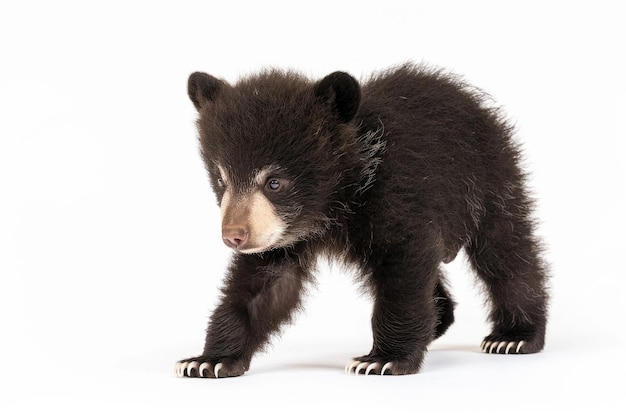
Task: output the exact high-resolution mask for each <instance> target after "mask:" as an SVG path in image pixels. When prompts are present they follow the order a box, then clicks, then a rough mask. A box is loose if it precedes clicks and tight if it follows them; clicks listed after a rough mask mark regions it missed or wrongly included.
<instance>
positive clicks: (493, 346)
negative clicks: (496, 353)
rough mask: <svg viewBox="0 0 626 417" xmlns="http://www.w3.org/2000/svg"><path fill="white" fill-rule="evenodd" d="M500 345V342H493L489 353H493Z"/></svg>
mask: <svg viewBox="0 0 626 417" xmlns="http://www.w3.org/2000/svg"><path fill="white" fill-rule="evenodd" d="M496 347H498V342H493V343H492V344H491V346H490V347H489V353H493V350H494V349H495V348H496Z"/></svg>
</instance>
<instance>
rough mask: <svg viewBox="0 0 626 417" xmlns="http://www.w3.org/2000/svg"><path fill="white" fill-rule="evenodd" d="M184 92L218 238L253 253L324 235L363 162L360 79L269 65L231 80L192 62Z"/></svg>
mask: <svg viewBox="0 0 626 417" xmlns="http://www.w3.org/2000/svg"><path fill="white" fill-rule="evenodd" d="M188 93H189V98H190V99H191V101H192V102H193V104H194V106H195V107H196V109H197V110H198V113H199V117H198V122H197V125H198V130H199V133H200V148H201V153H202V156H203V159H204V162H205V165H206V168H207V170H208V173H209V178H210V180H211V184H212V187H213V189H214V191H215V194H216V196H217V200H218V203H219V205H220V210H221V218H222V239H223V241H224V243H225V244H226V245H227V246H229V247H231V248H233V249H234V250H236V251H238V252H241V253H261V252H265V251H268V250H272V249H276V248H282V247H288V246H292V245H294V244H296V243H298V242H300V241H303V240H305V239H311V238H315V237H317V238H323V236H324V234H325V231H327V230H328V229H329V228H330V227H332V225H333V224H336V223H337V216H338V213H339V212H341V211H342V210H343V211H346V209H347V205H348V204H349V202H348V201H347V200H349V199H350V198H351V196H350V195H348V194H349V193H350V192H352V193H354V189H357V188H359V184H358V183H359V181H360V179H359V176H360V174H359V173H360V172H362V171H363V170H364V169H365V168H364V167H363V164H364V159H365V158H364V157H363V151H362V145H360V143H359V138H358V136H357V133H356V132H357V126H356V125H357V123H356V122H355V116H356V115H357V112H358V110H359V104H360V100H361V89H360V86H359V83H358V82H357V81H356V80H355V79H354V78H353V77H352V76H350V75H348V74H346V73H344V72H334V73H332V74H330V75H328V76H326V77H324V78H323V79H321V80H319V81H310V80H308V79H307V78H305V77H303V76H302V75H299V74H297V73H293V72H283V71H278V70H268V71H265V72H262V73H260V74H257V75H254V76H251V77H248V78H244V79H242V80H240V81H238V82H237V83H236V84H234V85H231V84H229V83H227V82H226V81H223V80H220V79H218V78H215V77H213V76H211V75H209V74H206V73H201V72H196V73H193V74H191V76H190V77H189V82H188ZM351 190H352V191H351Z"/></svg>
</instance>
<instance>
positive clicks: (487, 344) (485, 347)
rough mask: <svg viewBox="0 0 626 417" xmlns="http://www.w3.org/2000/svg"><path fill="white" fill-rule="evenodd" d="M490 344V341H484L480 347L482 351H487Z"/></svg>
mask: <svg viewBox="0 0 626 417" xmlns="http://www.w3.org/2000/svg"><path fill="white" fill-rule="evenodd" d="M490 345H491V342H485V345H484V346H483V347H482V350H483V352H485V353H487V351H488V350H489V346H490Z"/></svg>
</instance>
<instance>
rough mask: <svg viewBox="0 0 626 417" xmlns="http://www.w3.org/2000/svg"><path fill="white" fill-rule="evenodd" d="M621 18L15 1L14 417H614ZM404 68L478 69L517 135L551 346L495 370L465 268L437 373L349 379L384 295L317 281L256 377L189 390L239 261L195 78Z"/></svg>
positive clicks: (324, 278)
mask: <svg viewBox="0 0 626 417" xmlns="http://www.w3.org/2000/svg"><path fill="white" fill-rule="evenodd" d="M618 3H619V2H617V1H615V2H607V1H598V0H595V1H589V2H576V1H563V2H556V1H553V2H550V1H524V2H501V1H493V2H485V1H472V2H470V1H463V2H446V1H438V2H432V1H428V2H424V1H411V2H409V1H406V2H399V1H392V0H386V1H377V2H372V1H359V2H352V3H349V2H341V1H339V0H335V1H320V0H317V1H314V2H308V3H306V4H305V3H301V2H295V1H284V2H277V1H257V2H252V1H251V2H248V3H246V2H238V1H220V2H214V1H204V2H187V1H177V2H162V1H152V2H147V1H146V2H132V1H123V2H122V1H120V2H117V1H107V2H85V1H76V2H68V1H60V0H59V1H22V2H16V1H15V2H3V4H2V6H0V47H1V49H0V61H1V64H0V280H1V281H0V338H1V339H0V384H1V386H0V415H3V416H21V415H35V414H37V413H39V414H43V413H46V415H49V414H50V413H52V412H54V413H63V415H68V416H74V415H76V416H85V415H107V416H109V415H120V416H126V415H149V414H150V415H181V414H182V413H195V414H197V415H201V414H200V413H205V414H210V413H212V414H220V415H223V414H230V415H233V414H234V415H246V414H251V413H254V412H265V411H269V412H273V413H274V414H277V415H297V414H300V413H303V412H304V413H309V412H310V413H319V412H328V413H333V414H332V415H339V413H343V414H344V415H346V413H347V414H348V415H359V416H362V415H370V414H371V415H374V413H375V414H377V415H380V414H381V413H385V414H393V415H403V414H409V413H411V414H415V415H429V414H426V413H430V412H433V411H436V412H437V413H438V415H481V416H484V415H488V414H494V415H495V414H499V415H521V414H533V415H548V414H556V415H568V414H569V413H570V412H581V411H582V412H592V411H597V412H602V411H605V412H608V414H609V415H616V414H620V413H621V412H623V411H624V408H625V407H624V396H623V394H624V392H623V376H624V370H625V367H624V359H623V358H624V323H623V319H624V300H623V299H624V283H623V280H624V278H626V277H625V276H624V275H625V274H624V271H623V260H622V256H623V236H624V232H625V231H626V230H625V228H624V221H623V213H624V208H625V207H624V203H623V197H624V191H625V186H624V184H625V178H624V174H623V173H624V163H626V160H625V157H624V147H625V139H626V134H625V129H624V116H625V115H626V105H625V103H626V102H625V99H624V96H625V93H626V88H625V82H624V74H625V73H626V66H625V65H624V62H623V58H624V39H626V31H625V30H624V17H625V14H624V12H623V5H619V4H618ZM434 4H436V5H434ZM406 60H413V61H418V62H419V61H425V62H428V63H431V64H435V65H438V66H444V67H446V68H448V69H450V70H453V71H455V72H458V73H461V74H463V75H464V76H465V77H466V79H467V80H468V81H470V82H472V83H474V84H476V85H478V86H480V87H481V88H483V89H484V90H486V91H487V92H489V93H491V94H492V95H493V97H494V98H495V99H496V100H497V102H498V103H500V104H501V105H503V107H504V108H505V110H506V111H507V113H508V114H509V115H510V116H511V118H512V120H513V121H515V123H516V125H517V128H518V136H519V138H520V140H521V141H522V142H523V144H524V149H525V153H526V157H527V167H528V169H529V171H531V172H532V177H531V178H532V183H531V185H532V188H533V190H534V194H535V196H536V197H537V199H538V209H537V216H538V218H539V219H540V221H541V226H540V229H539V232H540V234H541V236H542V237H543V238H544V239H545V240H546V242H547V246H548V253H547V256H548V260H549V262H550V263H551V264H552V273H553V279H552V282H551V287H552V292H553V300H552V306H551V316H550V325H549V331H548V339H547V346H546V349H545V351H544V352H543V353H541V354H538V355H529V356H524V357H505V356H490V355H484V354H480V353H479V349H478V344H479V343H480V341H481V340H482V337H483V336H485V335H486V334H487V333H488V331H489V329H488V326H487V325H486V323H485V311H484V309H483V308H482V299H481V297H480V290H479V288H477V287H476V286H474V285H473V279H472V278H471V275H470V274H469V273H468V271H467V266H466V264H465V263H464V261H463V259H460V260H459V261H456V262H455V263H453V264H452V265H450V266H449V268H448V270H449V276H450V281H451V283H452V286H453V293H454V295H455V297H456V299H457V301H458V302H459V306H458V308H457V322H456V323H455V325H454V326H453V327H452V328H451V329H450V330H449V332H448V334H447V335H445V336H444V337H443V338H442V339H440V340H438V341H437V342H435V343H434V344H433V345H432V347H431V349H430V352H429V354H428V356H427V360H426V363H425V366H424V368H423V370H422V372H421V373H420V374H418V375H414V376H407V377H397V378H391V377H385V378H380V377H354V376H346V375H344V374H343V366H344V364H345V363H346V362H347V360H348V359H349V358H350V357H352V356H355V355H359V354H364V353H366V352H367V351H368V350H369V347H370V343H371V336H370V333H369V315H370V302H369V300H368V299H367V297H364V296H362V295H359V289H358V286H357V285H355V284H353V280H352V277H351V276H350V275H349V274H346V273H344V272H343V271H342V270H340V269H338V268H336V267H333V268H329V267H328V266H327V265H322V267H321V269H320V276H319V285H318V287H317V288H312V289H311V291H310V293H309V295H308V297H307V302H306V307H307V308H306V310H305V312H304V313H303V314H301V315H299V316H298V318H297V320H296V323H295V325H293V326H289V327H287V328H286V329H285V332H284V333H283V335H282V337H281V338H280V340H278V341H276V342H275V343H273V344H272V346H271V347H269V349H268V350H267V353H264V354H260V355H258V356H257V357H256V358H255V359H254V360H253V363H252V368H251V370H250V371H249V372H248V373H247V374H246V375H245V376H244V377H241V378H234V379H229V380H217V381H215V380H198V379H196V380H189V379H179V378H176V377H175V376H174V372H173V366H174V363H175V362H176V361H177V360H178V359H181V358H183V357H187V356H191V355H196V354H199V353H200V352H201V349H202V344H203V339H204V329H205V326H206V319H207V317H208V315H209V313H210V311H211V309H212V308H213V307H214V305H215V302H216V297H217V287H218V286H219V285H220V282H221V279H222V276H223V272H224V268H225V265H226V262H227V260H228V256H229V252H228V250H227V249H226V248H225V247H222V246H223V245H222V243H221V239H220V236H219V224H218V221H219V218H218V211H217V207H216V206H215V199H214V197H213V194H212V192H211V190H210V188H209V184H208V181H207V179H206V174H205V172H204V170H203V166H202V162H201V160H200V158H199V155H198V149H197V148H198V146H197V142H196V140H197V139H196V132H195V130H194V129H195V128H194V120H195V117H196V114H195V110H194V109H193V106H192V105H191V103H190V102H189V100H188V98H187V95H186V82H187V76H188V75H189V73H191V72H193V71H197V70H203V71H207V72H210V73H212V74H214V75H216V76H218V77H223V78H225V79H227V80H230V81H234V80H236V79H237V77H239V76H241V75H244V74H247V73H250V72H252V71H254V70H257V69H259V68H261V67H264V66H268V65H273V66H279V67H290V68H295V69H298V70H301V71H303V72H305V73H306V74H307V75H310V76H311V77H322V76H324V75H326V74H327V73H330V72H332V71H335V70H345V71H349V72H351V73H352V74H353V75H355V76H357V77H362V76H366V75H367V74H369V73H370V72H371V71H372V70H376V69H381V68H386V67H389V66H391V65H394V64H397V63H400V62H404V61H406ZM55 415H56V414H55ZM59 415H61V414H59ZM594 415H596V414H594Z"/></svg>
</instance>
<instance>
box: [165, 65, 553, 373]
mask: <svg viewBox="0 0 626 417" xmlns="http://www.w3.org/2000/svg"><path fill="white" fill-rule="evenodd" d="M188 87H189V91H188V92H189V97H190V98H191V101H192V102H193V104H194V105H195V107H196V109H197V110H198V112H199V119H198V129H199V132H200V142H201V151H202V156H203V158H204V161H205V164H206V168H207V170H208V172H209V177H210V180H211V184H212V186H213V189H214V190H215V193H216V195H217V201H218V203H219V205H220V208H221V217H222V238H223V240H224V243H225V244H226V245H228V246H229V247H231V248H233V249H234V256H233V259H232V263H231V265H230V268H229V270H228V272H227V274H226V279H225V283H224V287H223V289H222V296H221V301H220V303H219V305H218V306H217V308H216V309H215V310H214V312H213V313H212V316H211V319H210V323H209V327H208V330H207V335H206V344H205V347H204V352H203V353H202V355H201V356H198V357H193V358H189V359H186V360H183V361H180V362H179V363H177V365H176V372H177V374H178V375H179V376H189V377H210V378H213V377H227V376H237V375H241V374H243V373H244V372H245V371H246V370H248V368H249V365H250V361H251V359H252V357H253V355H254V354H255V352H257V351H258V350H259V349H260V348H262V347H263V345H264V344H265V343H266V342H267V341H268V339H269V338H270V336H271V335H272V334H274V333H275V332H277V331H278V330H279V328H280V326H281V325H283V324H284V323H286V322H288V321H289V319H290V317H291V316H292V313H293V312H294V311H295V310H296V309H298V308H299V307H300V302H301V299H300V296H301V293H302V290H303V287H304V286H305V284H306V283H307V281H311V280H312V279H313V278H312V270H313V266H314V264H315V260H316V257H317V256H318V255H326V256H330V257H331V258H334V259H340V260H341V261H342V262H348V263H350V264H354V265H357V266H358V269H359V271H360V274H361V278H362V280H363V282H364V283H365V284H366V286H367V287H368V288H369V289H370V290H371V294H372V296H373V300H374V311H373V315H372V330H373V340H374V342H373V346H372V349H371V351H370V352H369V353H368V354H367V355H364V356H360V357H358V358H355V359H354V360H353V361H351V362H349V363H348V365H347V367H346V370H347V371H348V372H352V371H354V373H356V374H361V373H362V374H393V375H401V374H411V373H416V372H418V371H419V369H420V366H421V365H422V362H423V360H424V355H425V352H426V350H427V347H428V345H429V344H430V343H431V342H432V341H433V340H434V339H436V338H437V337H439V336H441V335H442V334H443V333H444V332H445V331H446V329H447V328H448V327H449V326H450V325H451V324H452V322H453V321H454V314H453V308H454V302H453V300H452V298H451V297H450V294H449V293H448V290H447V288H446V282H445V278H444V276H443V274H442V270H441V268H440V265H441V263H442V262H450V261H451V260H453V259H454V257H455V256H456V255H457V253H458V252H459V250H461V249H462V248H463V249H465V252H466V254H467V256H468V258H469V261H470V263H471V265H472V266H473V268H474V270H475V272H476V274H477V276H478V277H479V278H480V280H481V281H482V283H483V284H484V288H485V294H486V296H487V301H488V305H489V307H490V313H489V319H490V322H491V324H492V332H491V334H490V335H488V336H487V337H486V338H485V339H484V341H483V344H482V349H483V351H485V352H487V353H501V354H507V353H508V354H515V353H516V354H521V353H534V352H538V351H540V350H541V349H542V348H543V346H544V335H545V330H546V313H547V301H548V295H547V290H546V287H547V282H546V281H547V278H546V275H547V274H546V267H545V264H544V263H543V261H542V259H541V251H540V244H539V243H540V242H539V241H538V239H537V238H536V237H535V235H534V234H533V233H534V230H533V229H534V224H533V219H532V217H531V208H532V207H531V206H532V201H531V199H530V198H529V195H528V192H527V190H526V186H525V178H524V173H523V171H522V169H521V167H520V151H519V149H518V146H517V145H516V143H515V142H514V140H513V139H512V128H511V126H510V125H508V124H507V123H506V122H505V121H504V120H503V118H502V117H501V115H500V114H499V113H498V111H497V110H496V109H494V108H493V107H490V106H489V100H488V98H487V97H486V96H485V95H484V94H483V93H481V92H480V91H478V90H476V89H474V88H472V87H470V86H468V85H467V84H465V83H464V82H463V81H461V80H460V79H459V78H457V77H455V76H453V75H450V74H447V73H444V72H442V71H440V70H434V69H431V68H427V67H425V66H416V65H411V64H406V65H403V66H400V67H397V68H393V69H390V70H387V71H384V72H380V73H378V74H376V75H374V76H372V77H371V78H370V79H369V80H367V81H366V82H364V83H363V84H359V82H357V81H356V80H355V79H354V78H353V77H351V76H350V75H348V74H346V73H344V72H335V73H332V74H330V75H328V76H326V77H325V78H323V79H321V80H319V81H311V80H309V79H307V78H305V77H304V76H302V75H300V74H297V73H294V72H289V71H279V70H267V71H264V72H261V73H259V74H256V75H253V76H250V77H247V78H244V79H242V80H240V81H239V82H237V83H236V84H235V85H229V84H228V83H227V82H225V81H223V80H220V79H217V78H215V77H213V76H211V75H208V74H205V73H194V74H192V75H191V76H190V77H189V84H188Z"/></svg>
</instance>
